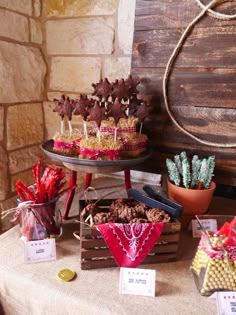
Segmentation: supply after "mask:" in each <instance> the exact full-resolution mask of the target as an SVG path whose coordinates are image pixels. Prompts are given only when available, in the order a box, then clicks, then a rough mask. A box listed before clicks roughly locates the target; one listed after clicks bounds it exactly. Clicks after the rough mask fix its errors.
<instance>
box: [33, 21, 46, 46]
mask: <svg viewBox="0 0 236 315" xmlns="http://www.w3.org/2000/svg"><path fill="white" fill-rule="evenodd" d="M30 37H31V38H30V41H31V42H32V43H36V44H42V42H43V35H42V28H41V23H40V21H37V20H34V19H30Z"/></svg>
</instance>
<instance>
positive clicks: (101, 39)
mask: <svg viewBox="0 0 236 315" xmlns="http://www.w3.org/2000/svg"><path fill="white" fill-rule="evenodd" d="M114 36H115V26H114V18H111V17H97V18H83V19H65V20H49V21H48V22H46V41H47V52H48V54H49V55H54V54H60V55H65V54H68V55H72V54H77V55H78V54H91V55H94V54H111V53H112V52H113V42H114Z"/></svg>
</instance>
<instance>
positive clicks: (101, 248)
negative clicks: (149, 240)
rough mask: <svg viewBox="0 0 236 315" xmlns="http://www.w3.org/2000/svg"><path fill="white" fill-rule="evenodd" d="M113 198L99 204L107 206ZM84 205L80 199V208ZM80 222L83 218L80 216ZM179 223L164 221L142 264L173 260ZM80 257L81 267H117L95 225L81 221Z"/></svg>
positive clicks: (175, 252) (178, 236) (176, 248)
mask: <svg viewBox="0 0 236 315" xmlns="http://www.w3.org/2000/svg"><path fill="white" fill-rule="evenodd" d="M112 201H113V200H111V199H110V200H109V199H106V200H102V201H101V202H100V203H99V206H100V205H101V206H103V207H104V208H107V207H109V205H110V204H111V203H112ZM84 207H85V202H84V200H81V201H80V209H83V208H84ZM81 222H83V218H82V217H81ZM180 229H181V224H180V222H179V221H178V220H174V221H173V222H169V223H165V225H164V228H163V231H162V234H161V236H160V238H159V240H158V242H157V243H156V244H155V245H154V247H153V248H152V250H151V251H150V253H149V254H148V255H147V256H146V258H145V259H144V261H143V262H142V265H144V264H154V263H161V262H171V261H175V260H176V258H177V250H178V246H179V238H180ZM80 256H81V257H80V258H81V260H80V261H81V269H83V270H86V269H98V268H107V267H117V263H116V261H115V259H114V257H113V255H112V253H111V252H110V250H109V248H108V247H107V245H106V242H105V241H104V240H103V238H102V236H101V234H100V232H99V231H98V230H97V229H96V227H89V226H87V225H85V224H82V223H81V226H80Z"/></svg>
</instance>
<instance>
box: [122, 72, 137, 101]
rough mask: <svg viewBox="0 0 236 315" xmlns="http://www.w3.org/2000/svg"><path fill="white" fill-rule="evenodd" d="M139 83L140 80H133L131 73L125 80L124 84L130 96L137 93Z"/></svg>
mask: <svg viewBox="0 0 236 315" xmlns="http://www.w3.org/2000/svg"><path fill="white" fill-rule="evenodd" d="M139 83H140V80H138V79H135V80H134V79H133V78H132V75H131V74H130V75H129V76H128V78H127V79H126V80H125V85H126V86H127V88H128V92H129V95H130V96H131V95H133V94H138V90H137V86H138V85H139Z"/></svg>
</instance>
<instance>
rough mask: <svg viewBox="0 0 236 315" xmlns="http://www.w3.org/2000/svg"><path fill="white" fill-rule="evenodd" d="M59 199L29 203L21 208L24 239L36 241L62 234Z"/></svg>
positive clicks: (21, 228) (21, 230)
mask: <svg viewBox="0 0 236 315" xmlns="http://www.w3.org/2000/svg"><path fill="white" fill-rule="evenodd" d="M58 199H59V198H58V197H57V198H55V199H52V200H50V201H49V202H46V203H40V204H32V205H27V206H26V207H24V208H23V209H22V210H21V218H20V233H21V238H22V239H23V240H26V241H36V240H43V239H46V238H59V237H60V236H61V234H62V216H61V211H60V208H59V203H58ZM20 205H21V203H19V204H18V206H20Z"/></svg>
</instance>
